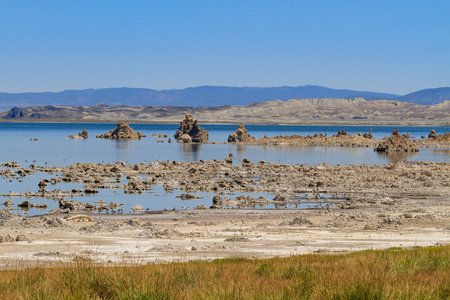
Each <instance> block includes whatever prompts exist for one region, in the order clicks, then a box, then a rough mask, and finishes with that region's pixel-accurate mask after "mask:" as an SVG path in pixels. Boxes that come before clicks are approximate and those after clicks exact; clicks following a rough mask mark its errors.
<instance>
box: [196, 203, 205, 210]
mask: <svg viewBox="0 0 450 300" xmlns="http://www.w3.org/2000/svg"><path fill="white" fill-rule="evenodd" d="M194 209H208V207H207V206H206V205H204V204H200V205H197V206H196V207H194Z"/></svg>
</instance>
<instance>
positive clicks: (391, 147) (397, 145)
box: [374, 129, 419, 152]
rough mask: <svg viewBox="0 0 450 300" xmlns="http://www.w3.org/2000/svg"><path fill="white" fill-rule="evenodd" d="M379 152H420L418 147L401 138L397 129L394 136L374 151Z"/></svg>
mask: <svg viewBox="0 0 450 300" xmlns="http://www.w3.org/2000/svg"><path fill="white" fill-rule="evenodd" d="M374 150H375V151H377V152H419V147H417V145H416V144H415V143H414V142H412V141H410V140H408V139H407V138H405V137H404V136H401V135H400V133H399V132H398V130H397V129H394V132H393V133H392V135H391V136H390V137H389V138H388V139H387V140H385V141H384V142H382V143H380V144H379V145H378V146H377V147H375V149H374Z"/></svg>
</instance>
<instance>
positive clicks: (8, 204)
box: [3, 199, 14, 207]
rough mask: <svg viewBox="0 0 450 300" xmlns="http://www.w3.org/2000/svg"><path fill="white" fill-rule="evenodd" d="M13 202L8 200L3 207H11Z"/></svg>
mask: <svg viewBox="0 0 450 300" xmlns="http://www.w3.org/2000/svg"><path fill="white" fill-rule="evenodd" d="M13 204H14V203H13V202H12V201H11V199H8V200H6V201H5V202H3V205H4V206H6V207H11V206H13Z"/></svg>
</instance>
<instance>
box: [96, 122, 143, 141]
mask: <svg viewBox="0 0 450 300" xmlns="http://www.w3.org/2000/svg"><path fill="white" fill-rule="evenodd" d="M96 137H97V138H103V139H113V140H122V139H140V138H141V137H145V135H144V134H142V132H140V131H138V132H136V131H134V130H133V129H132V128H131V127H130V126H129V125H128V124H127V123H125V122H120V123H118V124H117V127H116V128H115V129H112V130H110V131H108V132H106V133H103V134H98V135H97V136H96Z"/></svg>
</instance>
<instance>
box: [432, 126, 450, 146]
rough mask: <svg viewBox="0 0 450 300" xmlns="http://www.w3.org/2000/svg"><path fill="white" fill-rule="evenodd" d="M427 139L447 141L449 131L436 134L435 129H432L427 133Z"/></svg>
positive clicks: (448, 139) (449, 137)
mask: <svg viewBox="0 0 450 300" xmlns="http://www.w3.org/2000/svg"><path fill="white" fill-rule="evenodd" d="M428 140H431V141H436V142H446V143H448V142H450V132H449V133H443V134H439V135H438V134H436V131H435V130H434V129H432V130H431V132H430V134H428Z"/></svg>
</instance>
